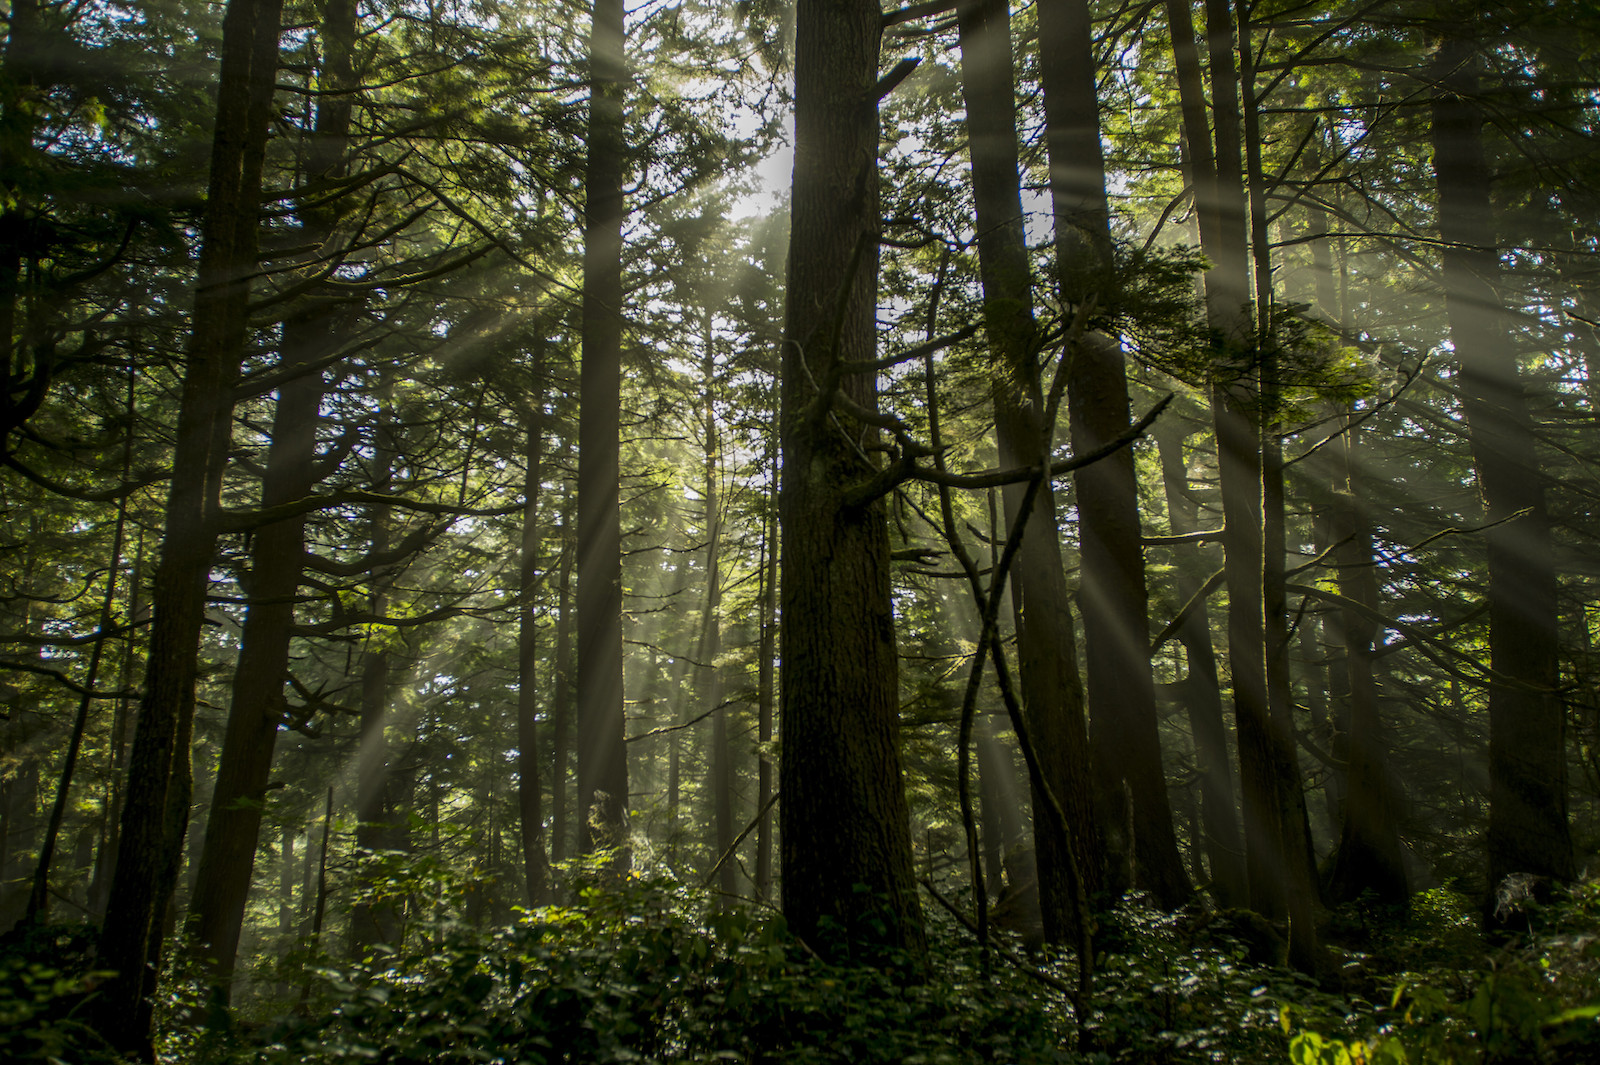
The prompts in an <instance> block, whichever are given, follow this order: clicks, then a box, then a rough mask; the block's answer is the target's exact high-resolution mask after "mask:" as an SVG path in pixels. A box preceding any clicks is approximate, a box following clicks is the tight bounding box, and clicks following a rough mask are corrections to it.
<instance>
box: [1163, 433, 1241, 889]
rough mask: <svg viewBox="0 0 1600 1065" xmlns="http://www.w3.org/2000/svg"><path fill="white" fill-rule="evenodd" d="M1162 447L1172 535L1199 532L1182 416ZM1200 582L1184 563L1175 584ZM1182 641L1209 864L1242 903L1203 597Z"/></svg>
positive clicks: (1215, 883)
mask: <svg viewBox="0 0 1600 1065" xmlns="http://www.w3.org/2000/svg"><path fill="white" fill-rule="evenodd" d="M1155 438H1156V445H1157V448H1158V449H1159V453H1160V458H1161V472H1162V479H1163V482H1164V485H1165V488H1166V496H1167V516H1168V522H1169V524H1170V525H1171V528H1172V532H1173V534H1174V535H1177V536H1182V535H1185V534H1187V533H1192V532H1197V531H1199V528H1200V521H1199V514H1198V507H1197V506H1196V505H1195V503H1194V500H1193V499H1192V498H1191V496H1190V492H1189V474H1188V466H1187V463H1186V462H1185V461H1184V457H1183V442H1184V431H1183V429H1182V427H1180V426H1179V425H1178V424H1177V423H1176V422H1168V423H1167V426H1165V427H1158V428H1157V430H1156V433H1155ZM1200 587H1201V581H1200V579H1199V578H1198V577H1196V576H1195V575H1194V574H1193V573H1191V572H1188V571H1187V570H1185V569H1184V568H1183V567H1181V566H1180V567H1179V570H1178V575H1177V577H1176V578H1175V579H1174V582H1173V588H1174V591H1175V592H1176V597H1177V599H1178V601H1179V602H1180V603H1188V602H1190V601H1192V600H1193V599H1194V598H1195V596H1196V595H1198V594H1199V592H1200ZM1177 636H1178V641H1179V642H1180V643H1181V644H1182V645H1183V653H1184V658H1185V659H1186V660H1187V662H1188V673H1187V675H1186V676H1185V677H1184V681H1183V700H1184V703H1185V705H1186V706H1187V708H1188V712H1189V730H1190V732H1191V734H1192V735H1193V736H1194V749H1195V759H1196V761H1197V762H1198V763H1199V764H1198V769H1199V772H1200V817H1201V823H1202V825H1203V831H1204V836H1205V853H1206V860H1207V862H1208V863H1209V864H1210V867H1211V891H1212V893H1213V894H1214V895H1215V896H1216V898H1217V901H1218V902H1219V903H1221V904H1222V905H1223V906H1242V905H1244V904H1245V902H1246V901H1247V900H1248V898H1249V896H1248V894H1247V892H1246V888H1245V876H1244V840H1243V839H1241V838H1240V836H1239V821H1238V817H1237V814H1236V813H1235V807H1234V789H1233V763H1232V761H1231V760H1230V758H1229V756H1228V731H1227V725H1226V723H1224V721H1223V719H1222V686H1221V684H1220V683H1219V682H1218V680H1217V657H1216V652H1215V649H1214V648H1213V647H1212V645H1211V613H1210V610H1209V609H1207V607H1206V603H1205V600H1203V599H1202V600H1200V601H1199V602H1198V603H1196V605H1195V607H1194V609H1193V610H1191V611H1190V612H1189V616H1188V618H1187V619H1186V620H1185V621H1184V623H1183V626H1182V628H1180V629H1179V630H1178V634H1177Z"/></svg>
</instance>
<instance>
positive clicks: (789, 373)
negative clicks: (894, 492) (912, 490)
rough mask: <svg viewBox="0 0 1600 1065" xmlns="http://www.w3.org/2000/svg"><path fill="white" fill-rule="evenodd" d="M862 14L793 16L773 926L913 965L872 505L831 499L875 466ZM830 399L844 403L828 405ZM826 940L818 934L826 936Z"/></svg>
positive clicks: (891, 653)
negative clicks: (886, 952) (778, 853)
mask: <svg viewBox="0 0 1600 1065" xmlns="http://www.w3.org/2000/svg"><path fill="white" fill-rule="evenodd" d="M881 22H882V15H881V13H880V11H879V7H878V3H877V0H834V2H828V0H799V3H798V5H797V7H796V11H795V29H796V39H795V52H794V75H795V168H794V185H793V198H792V203H793V208H792V223H791V226H792V229H791V236H790V242H789V262H788V294H787V301H786V308H785V317H784V334H783V335H784V339H783V349H782V360H783V362H782V376H781V382H782V384H781V387H782V417H781V420H780V433H781V439H782V447H783V486H782V489H781V495H780V500H781V513H780V516H779V526H780V529H781V532H782V538H783V558H782V584H781V587H782V599H783V604H782V610H781V611H780V614H779V617H780V619H781V620H780V625H781V634H782V644H783V657H784V665H783V687H782V694H781V697H780V698H781V705H780V711H779V713H780V727H781V732H782V740H783V758H782V761H781V762H780V764H779V788H780V790H781V792H782V794H783V803H782V808H781V810H780V813H779V831H780V833H781V837H782V839H781V847H782V863H783V912H784V916H785V917H786V918H787V919H788V922H789V927H790V928H791V929H792V930H793V931H794V932H795V934H796V935H798V936H799V937H800V938H801V939H802V940H804V941H805V942H807V943H808V944H810V945H811V946H812V947H813V948H814V949H816V950H817V951H819V952H820V953H822V954H824V955H826V956H830V957H835V958H842V957H847V956H849V957H861V956H863V955H867V956H870V955H872V954H873V953H874V952H875V951H876V950H878V949H880V948H884V947H887V948H890V949H891V950H905V951H910V952H911V954H912V955H913V956H921V955H922V954H923V953H924V951H925V949H926V948H925V940H924V937H923V928H922V913H921V907H920V905H919V902H918V899H917V889H916V881H915V876H914V872H913V868H912V860H911V837H910V817H909V812H908V809H907V805H906V798H905V789H904V783H903V780H902V777H901V770H900V753H899V721H898V709H899V698H898V695H899V693H898V690H897V688H898V685H897V674H898V663H897V661H896V657H895V633H894V612H893V609H892V606H891V602H890V592H889V536H888V529H887V527H886V525H885V521H884V508H883V504H882V502H881V501H873V502H870V503H867V504H864V505H850V504H849V503H847V502H846V500H845V489H846V488H847V487H848V486H850V485H853V484H857V483H860V482H863V481H866V480H867V479H869V478H870V477H871V476H872V475H873V474H874V473H875V472H876V471H877V469H878V467H879V464H880V462H881V459H874V458H872V457H870V456H871V455H872V453H873V452H874V451H875V450H876V449H877V448H879V447H880V446H881V445H880V444H879V442H878V434H877V430H875V429H873V428H871V427H869V426H868V425H867V424H864V423H863V422H862V421H861V419H860V418H859V417H858V416H857V415H856V413H855V412H856V411H860V412H873V411H876V409H877V404H878V398H877V376H876V374H875V373H873V372H854V373H851V372H847V371H848V367H847V365H845V364H848V363H851V362H859V361H862V360H870V359H872V358H873V356H874V353H875V332H876V330H875V321H874V318H875V315H876V312H877V290H878V286H877V279H878V236H879V234H878V229H879V218H878V136H879V126H878V117H877V115H878V109H877V98H878V90H877V88H876V84H877V79H878V39H879V33H880V30H881ZM839 397H843V398H844V400H845V401H846V403H841V402H840V398H839ZM830 925H831V931H830V930H829V926H830Z"/></svg>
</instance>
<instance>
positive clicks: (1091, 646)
mask: <svg viewBox="0 0 1600 1065" xmlns="http://www.w3.org/2000/svg"><path fill="white" fill-rule="evenodd" d="M1039 70H1040V76H1041V80H1042V82H1043V86H1044V108H1045V119H1046V138H1047V145H1048V147H1049V151H1050V161H1051V166H1050V191H1051V204H1052V207H1053V210H1054V215H1055V225H1056V265H1057V272H1058V284H1059V285H1060V290H1061V298H1062V302H1063V303H1064V304H1066V305H1081V304H1082V303H1083V302H1084V301H1085V300H1087V299H1092V298H1094V297H1095V296H1097V295H1100V294H1102V293H1104V292H1105V291H1106V289H1108V287H1109V282H1110V278H1111V275H1112V271H1113V269H1114V265H1115V264H1114V263H1113V260H1112V249H1111V230H1110V206H1109V204H1108V202H1107V199H1106V179H1105V159H1104V157H1103V155H1102V151H1101V147H1100V107H1099V99H1098V96H1097V93H1096V89H1095V74H1094V72H1095V64H1094V47H1093V33H1092V27H1091V25H1090V17H1089V6H1088V3H1087V0H1044V2H1042V3H1041V4H1040V5H1039ZM1067 366H1068V375H1069V376H1068V378H1067V417H1068V423H1069V425H1070V428H1071V435H1072V449H1073V451H1074V453H1076V454H1080V455H1082V454H1086V453H1088V452H1090V451H1093V450H1095V449H1096V448H1099V447H1102V446H1104V445H1105V444H1108V443H1110V442H1111V441H1113V440H1115V439H1116V438H1117V437H1119V436H1121V435H1122V434H1123V433H1125V432H1127V430H1128V425H1129V423H1130V419H1129V402H1128V377H1127V370H1126V367H1125V359H1124V356H1123V354H1122V348H1121V346H1120V345H1118V344H1117V343H1116V342H1115V341H1114V340H1113V339H1112V338H1110V337H1108V336H1106V335H1104V334H1103V333H1099V332H1093V333H1086V334H1085V335H1084V337H1083V340H1082V342H1080V343H1079V345H1078V349H1077V351H1076V352H1074V353H1073V355H1072V356H1071V357H1070V358H1069V359H1068V362H1067ZM1133 458H1134V452H1133V449H1132V448H1122V449H1120V450H1118V451H1117V452H1116V453H1115V454H1113V455H1111V456H1109V457H1108V458H1105V459H1102V460H1101V461H1099V462H1096V463H1094V464H1093V465H1090V466H1086V467H1084V468H1083V469H1081V470H1079V471H1077V473H1076V474H1074V476H1073V484H1074V487H1075V489H1076V502H1077V505H1078V535H1079V540H1080V544H1081V551H1082V561H1081V565H1080V568H1079V572H1080V573H1081V577H1080V579H1079V587H1078V602H1079V605H1080V609H1081V611H1082V613H1083V638H1084V661H1085V664H1086V668H1085V680H1086V691H1085V694H1086V696H1087V700H1088V704H1089V749H1090V762H1091V764H1092V765H1093V768H1094V784H1095V801H1096V802H1097V803H1098V804H1099V805H1100V809H1101V832H1102V835H1103V837H1104V838H1105V839H1106V840H1107V841H1108V852H1109V853H1110V857H1111V858H1112V859H1113V860H1111V861H1110V862H1108V865H1107V873H1108V886H1111V887H1113V888H1115V887H1119V886H1120V885H1117V884H1116V883H1115V880H1114V879H1113V873H1114V872H1115V871H1117V870H1119V869H1120V868H1121V867H1122V866H1123V862H1122V861H1119V860H1116V859H1117V858H1118V855H1117V854H1116V853H1115V852H1116V851H1117V849H1118V847H1117V846H1116V845H1110V843H1109V841H1112V840H1116V839H1118V838H1119V837H1121V836H1123V835H1125V833H1126V829H1125V827H1124V826H1125V825H1128V824H1131V825H1132V828H1133V839H1131V840H1123V841H1122V843H1121V845H1120V846H1121V849H1123V850H1126V851H1128V852H1129V853H1128V859H1129V860H1131V862H1132V864H1133V865H1134V867H1135V873H1136V876H1137V880H1138V882H1139V884H1140V886H1141V887H1143V888H1144V889H1145V890H1147V891H1149V892H1150V894H1151V896H1152V897H1153V898H1154V899H1155V901H1156V902H1157V904H1159V905H1162V906H1166V907H1168V908H1175V907H1177V906H1179V905H1181V904H1182V902H1183V901H1184V900H1185V899H1186V898H1187V897H1188V896H1189V893H1190V888H1189V883H1188V880H1187V878H1186V877H1185V876H1184V872H1183V860H1182V858H1181V857H1179V855H1178V840H1177V835H1176V834H1175V832H1174V830H1173V824H1172V807H1171V804H1170V802H1169V801H1168V798H1167V780H1166V773H1165V771H1164V769H1163V766H1162V762H1161V738H1160V732H1159V729H1158V727H1157V720H1156V700H1155V684H1154V681H1153V679H1152V677H1151V673H1150V653H1149V647H1150V608H1149V595H1148V592H1147V590H1146V588H1145V580H1144V552H1143V550H1142V549H1141V548H1140V546H1139V535H1140V522H1139V490H1138V482H1137V479H1136V477H1135V475H1134V467H1133ZM1130 798H1131V800H1132V804H1133V808H1132V809H1131V810H1128V809H1126V807H1127V800H1128V799H1130Z"/></svg>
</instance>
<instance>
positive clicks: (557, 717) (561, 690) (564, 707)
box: [550, 495, 575, 862]
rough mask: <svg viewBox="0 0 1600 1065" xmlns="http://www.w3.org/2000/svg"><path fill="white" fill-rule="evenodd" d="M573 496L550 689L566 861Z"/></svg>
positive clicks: (564, 517)
mask: <svg viewBox="0 0 1600 1065" xmlns="http://www.w3.org/2000/svg"><path fill="white" fill-rule="evenodd" d="M572 522H573V514H572V500H571V496H570V495H568V496H564V497H563V499H562V508H561V561H560V562H559V563H558V564H557V565H558V570H557V573H556V652H555V661H554V664H553V665H552V667H551V670H552V672H554V673H555V684H554V687H553V690H552V691H551V693H550V757H551V769H550V859H551V861H554V862H564V861H566V860H567V858H569V857H570V856H571V853H572V851H571V846H572V827H571V821H570V820H569V817H568V809H569V808H568V803H567V780H568V776H567V767H568V765H569V763H570V762H571V759H570V758H569V757H568V752H569V751H570V750H571V739H570V737H571V735H572V709H573V708H572V613H573V611H572V557H573V555H574V554H575V549H574V545H573V543H572Z"/></svg>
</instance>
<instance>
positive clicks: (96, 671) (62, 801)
mask: <svg viewBox="0 0 1600 1065" xmlns="http://www.w3.org/2000/svg"><path fill="white" fill-rule="evenodd" d="M133 406H134V370H133V368H132V367H129V369H128V393H127V400H126V402H125V404H124V406H123V414H124V416H125V417H126V418H127V419H128V422H127V425H128V428H127V429H126V430H125V432H126V433H127V439H126V440H125V441H124V443H123V448H122V480H123V482H124V483H126V482H127V481H129V480H130V479H131V474H132V471H133V429H132V426H133ZM127 526H128V499H127V497H126V496H123V497H121V498H119V499H118V500H117V523H116V527H115V529H114V531H113V532H112V535H111V561H110V564H109V565H108V566H107V567H106V590H105V595H104V596H103V597H102V598H101V601H100V616H99V621H98V625H99V629H100V634H99V636H98V637H97V638H96V639H95V642H94V650H93V651H91V652H90V654H89V670H88V672H87V673H86V674H85V676H84V682H83V688H84V692H83V695H82V697H81V698H80V699H79V700H78V713H77V715H76V717H75V718H74V719H73V722H72V736H71V739H69V740H68V742H67V753H66V757H65V758H63V759H62V762H61V778H60V779H59V780H58V781H57V782H56V795H55V801H54V802H53V803H52V804H51V807H50V820H49V821H48V823H47V824H46V825H45V829H44V839H43V841H42V842H41V843H40V844H39V862H38V865H37V866H36V867H35V869H34V874H33V890H32V891H31V892H30V893H29V895H28V912H27V914H26V918H27V920H29V921H34V922H37V923H39V924H44V923H45V922H46V921H47V920H48V918H49V912H50V865H51V863H52V861H53V860H54V857H55V849H56V839H57V837H58V836H59V835H60V833H61V823H62V821H63V820H64V819H65V818H66V813H67V801H68V799H69V798H70V796H71V794H72V778H73V775H74V773H75V772H76V770H77V767H78V755H79V752H81V751H82V749H83V734H84V731H85V729H86V728H87V727H88V724H89V707H90V704H91V703H92V701H93V698H94V696H93V695H91V694H90V693H91V692H93V691H94V689H95V684H96V682H97V681H98V679H99V677H100V662H101V659H102V658H103V656H104V654H105V649H106V641H107V640H109V639H110V638H111V636H110V632H111V628H112V625H113V624H114V622H115V618H116V602H117V578H118V577H119V576H120V575H121V573H122V545H123V540H124V536H125V534H126V532H127Z"/></svg>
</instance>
